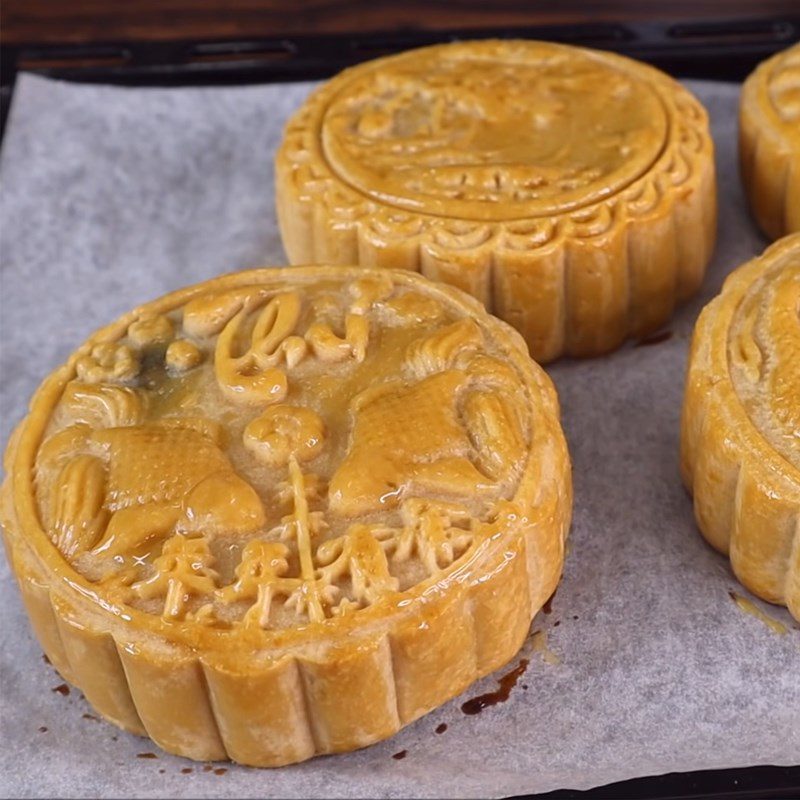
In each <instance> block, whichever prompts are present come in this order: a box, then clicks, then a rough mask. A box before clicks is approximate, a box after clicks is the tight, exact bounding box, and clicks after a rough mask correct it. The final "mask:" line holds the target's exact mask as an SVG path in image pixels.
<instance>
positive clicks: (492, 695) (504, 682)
mask: <svg viewBox="0 0 800 800" xmlns="http://www.w3.org/2000/svg"><path fill="white" fill-rule="evenodd" d="M527 668H528V659H527V658H523V659H522V660H521V661H520V662H519V664H517V666H516V667H514V669H512V670H511V672H509V673H507V674H506V675H503V677H502V678H500V680H499V684H500V688H499V689H498V690H497V691H494V692H487V693H486V694H481V695H478V696H477V697H473V698H472V699H471V700H467V702H466V703H464V704H463V705H462V706H461V710H462V711H463V712H464V713H465V714H469V715H470V716H471V715H472V714H479V713H480V712H481V711H483V709H484V708H487V707H488V706H495V705H497V704H498V703H505V701H506V700H508V698H509V695H510V694H511V690H512V689H513V688H514V687H515V686H516V685H517V681H518V680H519V679H520V676H521V675H522V674H523V673H524V672H525V670H526V669H527Z"/></svg>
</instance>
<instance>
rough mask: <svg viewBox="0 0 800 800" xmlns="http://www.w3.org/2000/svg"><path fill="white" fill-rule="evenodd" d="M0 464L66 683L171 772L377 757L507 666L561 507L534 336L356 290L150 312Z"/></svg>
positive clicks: (415, 293) (20, 559) (530, 611)
mask: <svg viewBox="0 0 800 800" xmlns="http://www.w3.org/2000/svg"><path fill="white" fill-rule="evenodd" d="M5 468H6V473H7V477H6V479H5V482H4V485H3V493H2V514H3V521H4V535H5V541H6V545H7V548H6V549H7V553H8V556H9V561H10V563H11V565H12V568H13V571H14V573H15V575H16V577H17V580H18V582H19V585H20V589H21V593H22V597H23V600H24V603H25V606H26V608H27V611H28V615H29V618H30V621H31V624H32V626H33V628H34V630H35V632H36V635H37V637H38V639H39V641H40V643H41V645H42V647H43V649H44V651H45V653H46V654H47V656H48V658H49V659H50V661H51V662H52V663H53V665H54V666H55V667H56V669H57V670H58V671H59V672H60V673H61V675H62V676H63V677H64V679H66V680H67V681H69V682H71V683H73V684H74V685H75V686H77V687H79V688H80V690H81V691H82V692H83V693H84V694H85V695H86V698H87V700H88V701H89V703H91V704H92V706H94V708H95V709H96V710H97V711H98V712H99V713H100V714H102V715H103V716H104V717H105V718H106V719H108V720H110V721H111V722H113V723H115V724H117V725H119V726H121V727H122V728H125V729H126V730H129V731H133V732H135V733H138V734H142V735H147V736H150V737H151V738H152V739H153V740H154V741H155V742H156V743H157V744H158V745H160V746H161V747H162V748H164V749H165V750H167V751H169V752H172V753H177V754H180V755H183V756H187V757H189V758H193V759H198V760H207V759H225V758H230V759H234V760H236V761H239V762H241V763H244V764H249V765H256V766H279V765H282V764H288V763H291V762H297V761H301V760H303V759H307V758H309V757H311V756H313V755H315V754H319V753H335V752H340V751H346V750H351V749H353V748H358V747H362V746H365V745H368V744H370V743H372V742H376V741H378V740H381V739H384V738H386V737H388V736H391V735H392V734H393V733H395V732H396V731H397V730H398V729H400V728H401V727H403V726H404V725H407V724H408V723H410V722H411V721H412V720H415V719H417V718H418V717H420V716H421V715H423V714H425V713H426V712H428V711H430V710H431V709H433V708H434V707H436V706H438V705H439V704H441V703H443V702H445V701H446V700H447V699H449V698H451V697H453V696H454V695H456V694H458V693H459V692H461V691H462V690H463V689H465V688H466V687H467V686H469V684H470V683H472V682H473V681H474V680H476V679H477V678H479V677H480V676H482V675H485V674H487V673H489V672H491V671H492V670H494V669H496V668H498V667H500V666H501V665H503V664H505V663H506V662H508V661H509V660H510V659H511V658H512V657H513V656H514V654H515V653H516V652H517V651H518V649H519V648H520V646H521V645H522V643H523V641H524V640H525V638H526V636H527V634H528V631H529V625H530V622H531V619H532V618H533V616H534V615H535V614H536V612H537V611H538V610H539V609H540V607H541V606H542V605H543V603H544V602H545V601H546V600H547V598H548V596H549V595H551V594H552V592H553V591H554V590H555V587H556V584H557V582H558V580H559V577H560V574H561V569H562V563H563V558H564V545H565V538H566V536H567V531H568V527H569V521H570V515H571V504H572V490H571V477H570V464H569V457H568V453H567V449H566V444H565V441H564V437H563V434H562V431H561V428H560V424H559V410H558V401H557V397H556V393H555V390H554V388H553V386H552V384H551V382H550V380H549V379H548V377H547V376H546V375H545V374H544V372H543V371H542V370H541V369H540V368H539V367H538V366H537V365H535V364H534V363H533V362H532V361H531V360H530V359H529V358H528V356H527V354H526V352H525V346H524V343H523V342H522V340H521V338H520V337H519V335H518V334H517V333H516V332H515V331H514V330H512V329H511V328H510V327H509V326H507V325H506V324H505V323H503V322H501V321H499V320H497V319H494V318H493V317H491V316H489V315H488V314H487V313H486V312H485V311H484V310H483V308H482V307H481V305H480V304H479V303H478V302H477V301H475V300H474V299H472V298H470V297H468V296H466V295H464V294H463V293H461V292H459V291H457V290H455V289H452V288H450V287H446V286H437V285H434V284H432V283H430V282H428V281H427V280H425V279H424V278H422V277H420V276H418V275H415V274H414V273H410V272H403V271H388V270H363V269H360V268H329V267H309V268H298V269H293V268H285V269H263V270H254V271H250V272H243V273H236V274H231V275H228V276H223V277H221V278H218V279H215V280H212V281H210V282H208V283H204V284H200V285H198V286H194V287H191V288H187V289H184V290H181V291H178V292H175V293H173V294H169V295H167V296H165V297H163V298H161V299H159V300H156V301H154V302H152V303H149V304H147V305H144V306H142V307H140V308H137V309H136V310H134V311H132V312H130V313H129V314H127V315H125V316H124V317H122V318H121V319H119V320H118V321H116V322H115V323H113V324H112V325H109V326H108V327H106V328H103V329H102V330H100V331H98V332H97V333H96V334H94V335H93V336H92V337H91V338H90V339H89V340H88V341H87V342H86V343H85V344H83V345H82V346H81V347H80V348H79V349H78V350H77V351H76V352H75V353H74V354H73V355H72V356H71V357H70V358H69V360H68V361H67V362H66V363H65V364H64V365H63V366H61V367H59V368H58V369H56V370H55V371H54V372H53V373H52V374H51V375H50V376H49V377H48V378H47V379H46V380H45V381H44V382H43V383H42V385H41V386H40V388H39V389H38V391H37V392H36V394H35V396H34V397H33V399H32V401H31V404H30V408H29V413H28V415H27V416H26V417H25V418H24V419H23V420H22V422H21V423H20V424H19V426H18V427H17V429H16V431H15V433H14V435H13V437H12V440H11V442H10V444H9V447H8V449H7V453H6V461H5ZM34 703H35V699H34V698H31V704H34Z"/></svg>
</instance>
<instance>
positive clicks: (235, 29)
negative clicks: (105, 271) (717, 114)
mask: <svg viewBox="0 0 800 800" xmlns="http://www.w3.org/2000/svg"><path fill="white" fill-rule="evenodd" d="M798 13H800V2H798V0H638V1H637V0H549V1H547V0H546V1H545V2H541V0H540V2H523V0H450V1H449V2H448V1H447V0H402V1H401V2H397V0H227V1H226V0H4V2H3V3H2V8H1V9H0V42H2V43H3V44H23V43H24V44H32V43H36V44H44V43H65V42H71V43H87V42H100V41H103V42H105V41H131V40H138V41H156V40H162V41H163V40H175V39H217V38H226V39H230V38H242V37H247V38H255V37H277V36H298V35H310V34H331V33H340V34H341V33H364V32H367V31H369V32H375V31H397V30H404V29H405V30H408V29H417V30H419V29H424V30H437V29H438V30H443V29H444V30H446V29H452V28H481V27H489V28H498V27H526V26H531V25H543V24H561V23H585V22H599V21H615V22H622V21H635V20H656V19H657V20H664V19H671V20H698V19H704V20H709V19H716V20H726V19H727V20H730V19H742V18H751V19H753V18H769V17H773V18H774V17H781V16H787V15H791V14H795V15H797V14H798Z"/></svg>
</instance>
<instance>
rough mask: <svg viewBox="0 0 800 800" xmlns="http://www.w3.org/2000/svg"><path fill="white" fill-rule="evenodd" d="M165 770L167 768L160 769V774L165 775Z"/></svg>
mask: <svg viewBox="0 0 800 800" xmlns="http://www.w3.org/2000/svg"><path fill="white" fill-rule="evenodd" d="M165 772H166V770H165V769H160V770H159V771H158V774H159V775H163V774H164V773H165Z"/></svg>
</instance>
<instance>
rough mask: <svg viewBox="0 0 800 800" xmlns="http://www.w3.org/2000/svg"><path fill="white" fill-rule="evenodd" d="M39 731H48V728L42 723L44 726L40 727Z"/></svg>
mask: <svg viewBox="0 0 800 800" xmlns="http://www.w3.org/2000/svg"><path fill="white" fill-rule="evenodd" d="M39 733H47V728H46V727H45V726H44V725H42V727H41V728H39Z"/></svg>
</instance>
